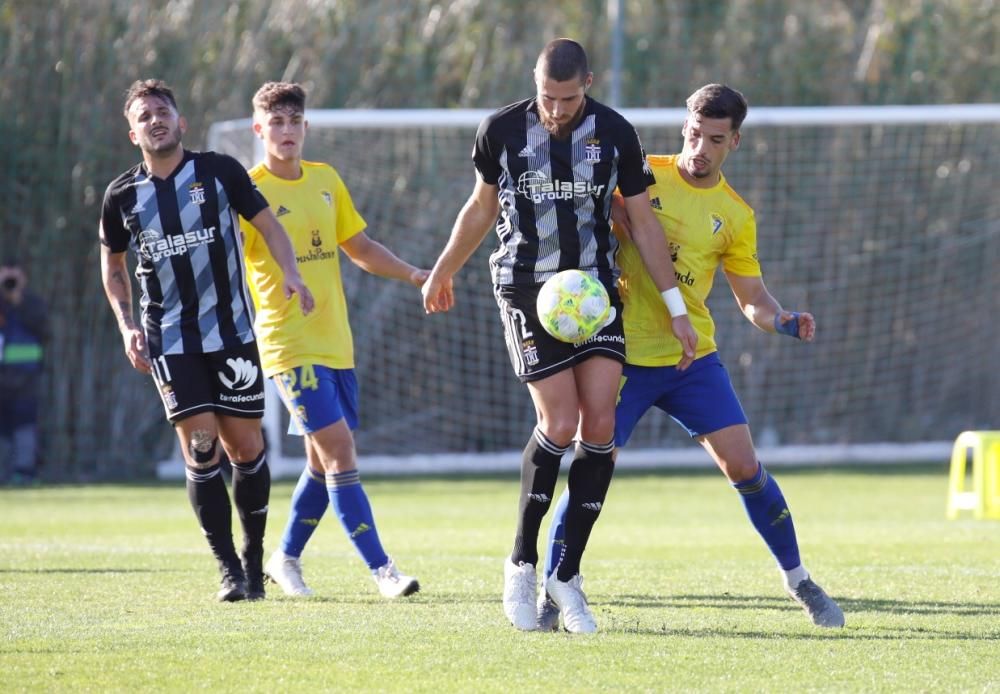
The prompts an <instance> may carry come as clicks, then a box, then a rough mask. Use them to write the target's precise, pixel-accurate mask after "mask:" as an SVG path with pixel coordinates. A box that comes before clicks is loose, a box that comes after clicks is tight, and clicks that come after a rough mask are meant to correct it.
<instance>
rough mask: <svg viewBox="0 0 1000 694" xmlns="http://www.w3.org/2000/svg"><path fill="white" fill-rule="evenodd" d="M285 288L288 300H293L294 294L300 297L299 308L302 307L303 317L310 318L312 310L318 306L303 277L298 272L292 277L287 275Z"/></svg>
mask: <svg viewBox="0 0 1000 694" xmlns="http://www.w3.org/2000/svg"><path fill="white" fill-rule="evenodd" d="M283 288H284V290H285V298H286V299H291V298H292V294H298V295H299V306H301V307H302V315H303V316H308V315H309V314H310V313H312V310H313V308H314V307H315V305H316V301H315V299H313V295H312V292H311V291H309V287H307V286H306V283H305V282H303V281H302V275H300V274H299V273H297V272H296V273H295V274H294V275H291V276H289V275H288V274H286V275H285V282H284V287H283Z"/></svg>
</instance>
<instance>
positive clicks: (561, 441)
mask: <svg viewBox="0 0 1000 694" xmlns="http://www.w3.org/2000/svg"><path fill="white" fill-rule="evenodd" d="M577 425H578V423H577V421H576V420H575V419H559V418H551V417H550V418H549V419H547V420H545V421H544V422H540V423H539V424H538V428H539V429H540V430H541V431H542V433H543V434H545V436H546V438H548V439H549V440H550V441H552V443H554V444H556V445H557V446H566V445H569V443H570V442H571V441H572V440H573V439H574V438H575V437H576V430H577Z"/></svg>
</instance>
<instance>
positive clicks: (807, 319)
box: [775, 311, 816, 342]
mask: <svg viewBox="0 0 1000 694" xmlns="http://www.w3.org/2000/svg"><path fill="white" fill-rule="evenodd" d="M790 321H796V323H795V324H790ZM779 326H780V327H779ZM796 328H797V329H796ZM775 329H776V330H777V332H779V333H781V334H783V335H790V336H792V337H797V338H799V339H800V340H802V341H803V342H812V341H813V338H814V337H816V319H815V318H813V314H811V313H806V312H802V313H797V312H795V311H782V312H781V313H779V314H778V316H777V318H776V319H775Z"/></svg>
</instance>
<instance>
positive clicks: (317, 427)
mask: <svg viewBox="0 0 1000 694" xmlns="http://www.w3.org/2000/svg"><path fill="white" fill-rule="evenodd" d="M305 108H306V92H305V90H304V89H303V88H302V87H301V86H300V85H298V84H294V83H290V82H267V83H265V84H264V85H263V86H261V88H260V89H258V90H257V93H256V94H254V97H253V132H254V135H255V136H256V137H259V138H260V139H261V140H262V141H263V144H264V161H263V162H261V163H259V164H257V166H255V167H253V168H252V169H250V177H251V179H253V181H254V183H256V184H257V186H258V187H259V188H260V190H261V192H262V193H263V194H264V196H265V197H266V198H267V199H268V201H269V202H270V204H271V209H272V210H273V211H274V213H275V215H277V216H278V217H280V218H281V223H282V224H283V225H284V227H285V229H287V231H288V235H289V237H290V238H291V241H292V246H293V248H294V250H295V255H296V258H297V260H298V264H299V267H300V270H301V272H302V275H303V277H305V279H306V280H307V282H308V284H309V286H310V288H311V289H312V291H313V292H314V295H315V297H316V305H317V309H316V310H315V311H313V312H312V313H311V314H309V315H303V313H302V311H300V310H299V308H298V307H297V306H295V305H294V304H289V303H288V302H287V301H285V300H284V296H283V295H282V294H281V291H280V286H279V283H278V282H276V281H275V278H276V277H279V276H280V268H279V267H278V265H277V263H276V262H275V260H274V258H273V257H272V256H271V254H270V253H268V252H267V247H266V246H265V245H264V243H263V242H262V239H261V234H260V233H259V232H258V231H257V230H256V229H255V228H254V227H253V225H252V224H250V223H249V222H247V221H245V220H244V221H243V223H242V224H243V234H244V238H245V239H246V244H245V247H244V252H245V254H246V264H247V280H248V284H249V286H250V291H251V293H252V294H253V298H254V302H255V304H256V305H257V315H256V318H255V322H254V328H255V330H256V332H257V341H258V344H259V345H260V357H261V364H262V366H263V369H264V375H265V376H268V377H270V378H272V379H273V380H274V382H275V384H276V385H277V387H278V391H279V393H280V394H281V399H282V401H283V402H284V403H285V406H286V407H287V408H288V412H289V415H290V417H291V421H292V424H293V426H292V429H293V431H294V432H295V433H298V434H302V435H303V436H304V437H305V449H306V466H305V469H304V470H303V471H302V475H301V477H300V478H299V483H298V485H297V486H296V487H295V491H294V492H293V493H292V505H291V511H290V514H289V517H288V523H287V525H286V526H285V532H284V534H283V536H282V538H281V546H280V548H279V549H277V550H276V551H275V552H274V554H272V555H271V557H270V558H269V559H268V561H267V564H266V565H265V566H264V571H265V573H266V574H267V576H268V577H269V578H270V579H271V580H273V581H274V582H275V583H277V584H278V585H279V586H280V587H281V589H282V590H283V591H284V592H285V593H286V594H287V595H295V596H309V595H312V593H313V591H312V590H311V589H310V588H309V587H308V586H307V585H306V583H305V581H304V579H303V578H302V565H301V561H300V558H301V556H302V551H303V550H304V549H305V546H306V543H308V542H309V538H310V537H311V536H312V534H313V532H314V531H315V530H316V527H317V526H318V525H319V521H320V519H321V518H322V517H323V514H324V513H325V512H326V509H327V506H330V507H331V508H333V510H334V513H336V515H337V517H338V519H339V520H340V523H341V526H342V527H343V529H344V533H345V534H346V535H347V538H348V540H349V541H350V542H351V544H353V545H354V548H355V549H356V550H357V552H358V555H359V556H360V557H361V559H362V561H364V562H365V564H366V565H367V567H368V570H369V571H371V575H372V578H373V579H374V580H375V584H376V585H377V586H378V589H379V592H380V593H381V594H382V595H383V596H385V597H387V598H396V597H401V596H406V595H411V594H413V593H415V592H417V590H419V588H420V584H419V583H418V581H417V579H416V578H414V577H412V576H407V575H406V574H403V573H400V571H399V569H398V568H397V566H396V563H395V561H394V560H393V559H392V558H390V557H389V555H388V554H386V552H385V549H384V548H383V547H382V542H381V540H380V538H379V533H378V529H377V528H376V526H375V516H374V514H373V512H372V508H371V504H370V503H369V501H368V494H367V493H366V492H365V489H364V486H363V485H362V483H361V476H360V473H359V471H358V464H357V451H356V450H355V447H354V434H353V433H352V431H353V430H354V429H355V428H357V426H358V384H357V380H356V378H355V374H354V343H353V342H354V338H353V336H352V334H351V326H350V323H349V322H348V316H347V299H346V297H345V295H344V285H343V280H342V279H341V274H340V251H344V253H345V254H346V255H347V257H348V258H350V259H351V261H352V262H353V263H354V264H355V265H357V266H358V267H360V268H361V269H363V270H365V271H366V272H370V273H372V274H374V275H379V276H381V277H388V278H390V279H395V280H399V281H401V282H409V283H410V284H413V285H414V286H416V287H419V286H420V285H421V284H423V282H424V280H425V279H426V278H427V274H428V273H427V270H421V269H419V268H416V267H414V266H412V265H410V264H409V263H407V262H405V261H403V260H400V259H399V258H398V257H396V256H395V255H394V254H393V253H392V251H390V250H389V249H387V248H386V247H385V246H383V245H382V244H381V243H379V242H378V241H375V240H374V239H372V238H371V237H370V236H368V234H367V233H365V227H366V223H365V220H364V219H362V217H361V215H360V214H358V211H357V210H356V209H355V208H354V203H353V201H352V200H351V194H350V192H349V191H348V190H347V186H346V185H345V184H344V181H343V180H342V179H341V178H340V174H339V173H338V172H337V171H336V169H334V168H333V167H332V166H330V165H328V164H324V163H321V162H312V161H304V160H303V159H302V148H303V145H304V144H305V140H306V132H307V127H308V123H307V122H306V119H305Z"/></svg>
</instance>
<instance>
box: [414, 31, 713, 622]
mask: <svg viewBox="0 0 1000 694" xmlns="http://www.w3.org/2000/svg"><path fill="white" fill-rule="evenodd" d="M534 76H535V86H536V95H535V97H534V98H531V99H526V100H524V101H520V102H517V103H514V104H510V105H509V106H506V107H504V108H502V109H500V110H499V111H497V112H496V113H494V114H493V115H491V116H489V117H488V118H487V119H486V120H484V121H483V123H482V124H481V125H480V127H479V132H478V134H477V136H476V144H475V148H474V151H473V162H474V164H475V168H476V174H477V178H476V186H475V189H474V191H473V193H472V195H471V197H470V198H469V199H468V201H467V202H466V203H465V206H464V207H463V208H462V210H461V212H460V213H459V216H458V219H457V220H456V222H455V225H454V227H453V229H452V232H451V237H450V239H449V240H448V243H447V245H446V246H445V249H444V250H443V251H442V253H441V255H440V257H439V258H438V260H437V263H436V264H435V266H434V269H433V270H432V271H431V275H430V277H429V278H428V279H427V282H426V283H425V284H424V286H423V288H422V291H423V295H424V308H425V310H427V312H428V313H434V312H437V311H447V310H449V309H450V308H451V307H452V305H453V304H454V294H453V291H452V278H453V276H454V275H455V273H457V272H458V270H459V269H460V268H461V267H462V265H464V264H465V262H466V261H467V260H468V259H469V257H470V256H471V255H472V253H473V251H474V250H475V249H476V248H477V247H478V246H479V244H480V243H481V242H482V240H483V238H484V237H485V236H486V234H487V232H488V231H489V229H490V228H491V227H492V226H493V225H494V223H496V231H497V235H498V237H499V241H500V243H499V247H498V248H497V250H496V251H495V252H494V253H493V255H492V256H491V258H490V268H491V275H492V280H493V284H494V293H495V295H496V297H497V303H498V306H499V308H500V315H501V321H502V323H503V326H504V333H505V337H506V341H507V346H508V351H509V355H510V359H511V363H512V365H513V367H514V371H515V374H516V376H517V377H518V379H519V380H520V381H521V382H523V383H525V384H527V387H528V391H529V393H530V394H531V398H532V401H533V402H534V405H535V410H536V414H537V418H538V423H537V426H536V427H535V430H534V432H533V433H532V436H531V438H530V439H529V441H528V444H527V446H526V447H525V449H524V457H523V462H522V466H521V495H520V502H519V506H518V515H519V519H518V527H517V531H516V534H515V537H514V547H513V550H512V551H511V554H510V555H509V557H508V558H507V559H506V560H505V561H504V579H505V580H504V593H503V607H504V613H505V615H506V616H507V618H508V619H509V620H510V621H511V623H512V624H513V625H514V626H515V627H516V628H518V629H522V630H533V629H535V628H536V614H535V607H536V596H537V590H538V588H537V584H536V573H535V565H536V564H537V561H538V548H537V542H538V531H539V527H540V525H541V522H542V518H543V517H544V515H545V513H546V512H547V511H548V508H549V505H550V504H551V501H552V496H553V494H554V491H555V485H556V480H557V477H558V474H559V465H560V461H561V459H562V456H563V454H564V453H565V452H567V451H568V450H569V448H570V447H571V445H572V443H573V440H574V437H577V436H578V438H579V441H578V446H577V449H576V454H575V456H574V459H573V463H572V465H571V467H570V472H569V490H570V491H569V494H570V503H569V507H568V510H567V514H566V543H565V551H564V552H563V553H562V557H561V561H560V563H559V566H558V568H557V569H556V571H555V572H554V573H553V574H552V575H551V576H550V577H549V579H548V581H547V583H546V588H547V591H548V593H549V594H550V595H551V596H552V598H553V599H554V600H555V601H556V602H557V603H558V605H559V607H560V608H562V611H563V615H564V623H565V626H566V629H567V630H568V631H571V632H577V633H589V632H594V631H596V630H597V624H596V622H595V621H594V617H593V615H592V614H591V612H590V609H589V607H588V606H587V601H586V596H585V595H584V594H583V590H582V587H581V584H582V579H581V576H580V560H581V557H582V556H583V552H584V549H585V547H586V544H587V540H588V538H589V536H590V532H591V529H592V528H593V526H594V523H595V522H596V520H597V517H598V515H599V513H600V511H601V507H602V506H603V504H604V499H605V495H606V493H607V489H608V485H609V484H610V483H611V475H612V472H613V469H614V461H613V457H612V452H613V449H614V405H615V394H616V391H617V388H618V382H619V379H620V377H621V368H622V366H621V365H622V362H623V361H624V358H625V338H624V334H623V330H622V323H621V313H620V311H621V303H620V301H619V299H618V292H617V290H616V289H615V280H616V279H617V272H618V271H617V268H616V266H615V253H616V251H617V247H618V245H617V242H616V240H615V238H614V237H613V236H612V234H611V228H610V223H609V215H610V213H611V197H612V192H613V191H614V190H615V188H616V187H617V188H618V189H619V190H620V191H621V192H622V194H623V195H624V198H625V205H626V207H627V208H628V211H629V214H630V215H631V217H632V219H633V220H634V223H633V238H634V239H635V243H636V246H637V247H638V249H639V253H640V255H641V256H642V260H643V262H644V263H645V264H646V265H647V266H648V267H649V268H650V273H651V275H652V277H653V281H654V284H655V286H656V289H657V292H658V293H659V294H662V297H663V298H662V300H661V303H660V307H659V308H660V311H661V312H662V314H663V324H664V325H665V326H666V327H665V330H667V331H670V332H673V334H674V335H676V336H677V338H678V339H679V341H680V344H682V345H684V348H683V350H684V354H685V356H684V357H682V361H681V366H682V367H683V366H686V364H687V363H688V362H690V360H691V359H692V358H693V357H694V349H695V345H696V341H697V337H696V335H695V333H694V330H693V328H692V326H691V322H690V320H689V319H688V317H687V315H686V313H687V311H686V308H685V306H684V301H683V299H682V298H681V296H680V292H679V290H678V289H677V286H676V280H675V279H674V271H673V266H672V264H671V261H670V256H669V254H668V251H667V246H666V242H665V240H664V238H663V234H662V232H661V231H660V228H659V224H658V223H657V222H656V218H655V217H654V216H653V212H652V209H651V208H650V204H649V196H648V194H647V192H646V187H647V186H648V185H649V184H650V183H651V182H652V179H651V176H650V174H649V171H648V169H646V167H645V162H644V158H643V152H642V146H641V145H640V143H639V138H638V136H637V135H636V132H635V129H634V128H633V127H632V125H631V124H630V123H629V122H628V121H626V120H625V119H624V118H623V117H622V116H621V115H619V114H618V113H616V112H615V111H613V110H612V109H610V108H608V107H606V106H604V105H603V104H600V103H598V102H597V101H595V100H594V99H592V98H590V97H589V96H587V93H586V92H587V89H588V88H589V87H590V85H591V83H592V81H593V74H592V73H591V72H590V69H589V67H588V64H587V55H586V53H585V52H584V50H583V47H582V46H580V44H579V43H577V42H576V41H573V40H571V39H556V40H554V41H551V42H549V44H548V45H547V46H546V47H545V49H544V50H543V51H542V53H541V55H540V56H539V58H538V61H537V62H536V65H535V74H534ZM498 216H499V221H498V219H497V218H498ZM570 268H578V269H581V270H583V271H585V272H587V273H588V274H590V275H591V276H593V277H595V278H597V279H598V280H599V281H600V282H601V283H602V284H604V286H605V287H606V288H607V289H608V293H609V295H610V297H611V299H612V305H613V306H614V307H615V309H616V311H615V317H613V318H612V319H611V320H610V321H609V323H608V324H607V325H606V326H605V327H604V328H603V329H602V330H601V331H600V332H599V333H598V334H597V335H595V336H594V337H593V338H591V339H590V340H587V341H586V342H583V343H581V344H579V345H573V344H568V343H564V342H559V341H557V340H556V339H555V338H553V337H551V336H549V335H548V334H547V333H546V332H545V331H544V329H543V328H542V326H541V323H540V322H539V320H538V316H537V312H536V309H535V298H536V297H537V295H538V291H539V288H540V287H541V285H542V283H543V282H545V280H547V279H548V278H550V277H552V276H553V275H554V274H555V273H556V272H559V271H561V270H566V269H570ZM664 302H666V304H667V305H666V306H664V305H663V303H664ZM668 310H669V315H668Z"/></svg>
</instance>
